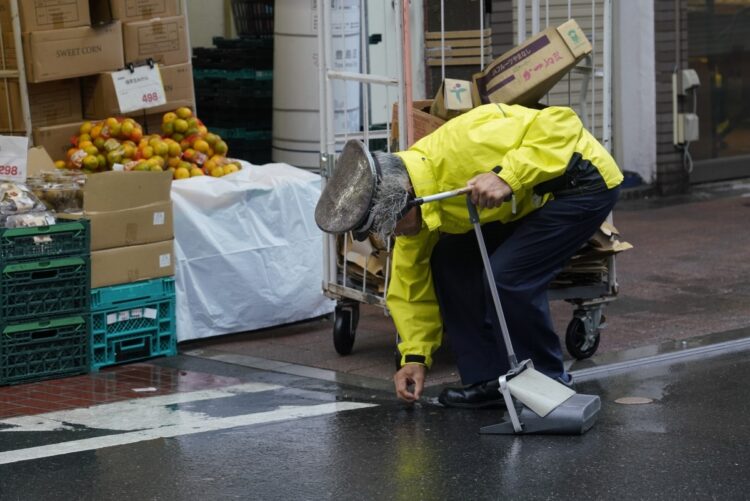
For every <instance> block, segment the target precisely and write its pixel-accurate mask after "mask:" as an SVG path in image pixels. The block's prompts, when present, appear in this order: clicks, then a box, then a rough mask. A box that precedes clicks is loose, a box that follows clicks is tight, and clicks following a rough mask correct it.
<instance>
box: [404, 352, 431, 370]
mask: <svg viewBox="0 0 750 501" xmlns="http://www.w3.org/2000/svg"><path fill="white" fill-rule="evenodd" d="M406 364H419V365H424V366H425V367H427V368H429V367H430V366H431V365H432V360H431V359H430V357H426V356H424V355H414V354H405V355H401V365H402V366H404V365H406Z"/></svg>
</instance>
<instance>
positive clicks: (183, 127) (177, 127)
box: [172, 118, 189, 134]
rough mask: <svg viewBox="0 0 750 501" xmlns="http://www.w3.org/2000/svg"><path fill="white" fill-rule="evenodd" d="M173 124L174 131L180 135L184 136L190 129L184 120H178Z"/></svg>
mask: <svg viewBox="0 0 750 501" xmlns="http://www.w3.org/2000/svg"><path fill="white" fill-rule="evenodd" d="M172 123H173V124H174V131H175V132H177V133H178V134H184V133H185V132H187V130H188V128H189V126H188V123H187V121H185V120H183V119H182V118H178V119H177V120H175V121H174V122H172Z"/></svg>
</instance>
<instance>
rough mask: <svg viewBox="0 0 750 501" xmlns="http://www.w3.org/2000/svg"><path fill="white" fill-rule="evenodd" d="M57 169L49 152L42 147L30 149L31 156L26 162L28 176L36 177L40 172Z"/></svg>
mask: <svg viewBox="0 0 750 501" xmlns="http://www.w3.org/2000/svg"><path fill="white" fill-rule="evenodd" d="M54 168H55V162H53V161H52V157H50V156H49V153H47V150H45V149H44V147H42V146H34V147H33V148H29V156H28V158H27V160H26V176H27V177H28V176H34V175H37V174H39V173H40V172H44V171H50V170H52V169H54Z"/></svg>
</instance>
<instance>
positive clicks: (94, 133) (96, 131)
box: [89, 124, 102, 139]
mask: <svg viewBox="0 0 750 501" xmlns="http://www.w3.org/2000/svg"><path fill="white" fill-rule="evenodd" d="M89 134H90V135H91V137H92V138H93V139H97V138H98V137H99V136H101V134H102V126H101V124H96V125H94V126H93V127H91V132H89Z"/></svg>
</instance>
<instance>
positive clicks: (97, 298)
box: [91, 277, 175, 311]
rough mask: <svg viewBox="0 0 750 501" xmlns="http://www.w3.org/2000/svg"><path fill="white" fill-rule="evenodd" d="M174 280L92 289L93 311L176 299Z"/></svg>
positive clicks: (166, 278) (149, 281)
mask: <svg viewBox="0 0 750 501" xmlns="http://www.w3.org/2000/svg"><path fill="white" fill-rule="evenodd" d="M174 294H175V290H174V278H173V277H165V278H155V279H153V280H142V281H140V282H133V283H129V284H122V285H113V286H111V287H99V288H97V289H91V310H92V311H99V310H106V309H111V308H117V307H119V306H121V305H123V304H124V305H128V304H137V303H142V302H148V301H150V300H153V299H160V298H164V297H174Z"/></svg>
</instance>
